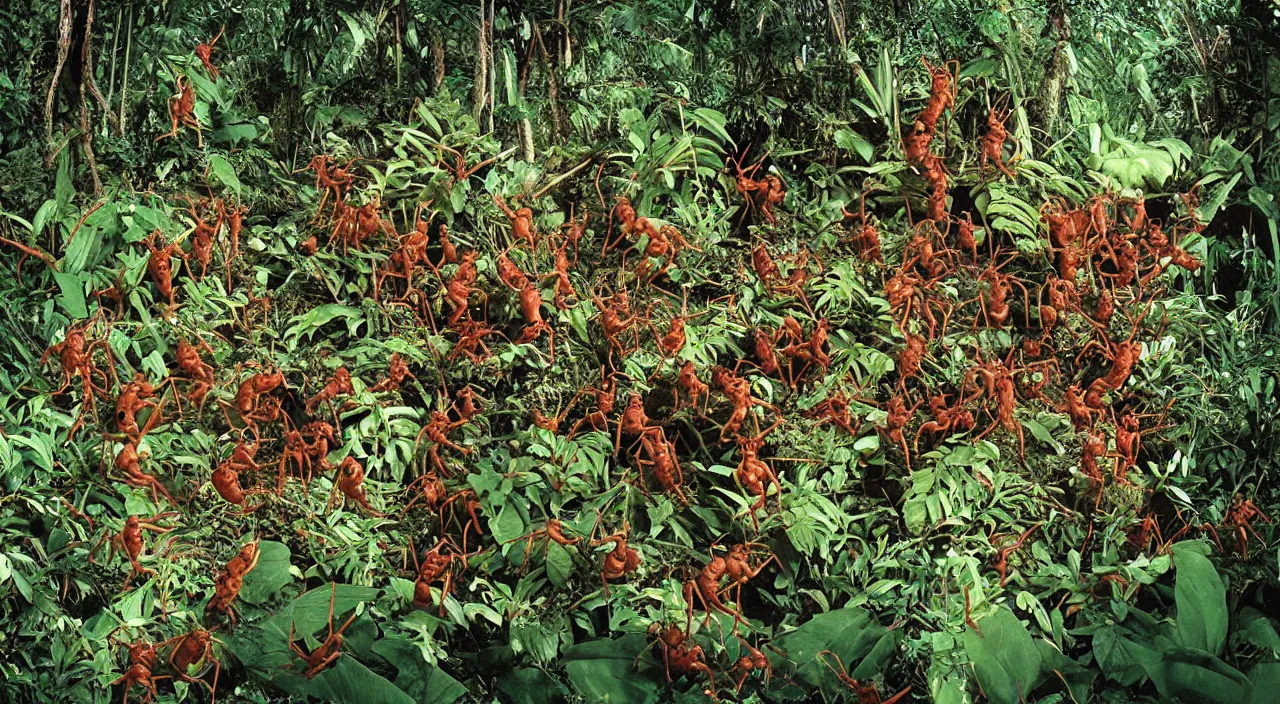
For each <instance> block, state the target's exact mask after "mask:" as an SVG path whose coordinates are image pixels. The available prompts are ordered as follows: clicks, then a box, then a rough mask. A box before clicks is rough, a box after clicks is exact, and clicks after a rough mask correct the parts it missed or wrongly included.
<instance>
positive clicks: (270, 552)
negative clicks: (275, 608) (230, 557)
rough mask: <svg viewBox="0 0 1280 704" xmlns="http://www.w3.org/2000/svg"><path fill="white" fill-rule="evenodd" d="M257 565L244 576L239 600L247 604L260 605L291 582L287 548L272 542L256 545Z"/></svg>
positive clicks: (291, 576)
mask: <svg viewBox="0 0 1280 704" xmlns="http://www.w3.org/2000/svg"><path fill="white" fill-rule="evenodd" d="M258 551H259V552H258V565H257V566H256V567H254V568H253V569H252V570H250V571H249V573H248V574H246V575H245V576H244V586H243V587H241V588H240V599H241V600H242V601H244V602H246V603H249V604H262V603H265V602H266V601H268V600H270V599H271V598H272V597H274V596H276V595H278V594H279V593H280V590H281V588H283V587H284V586H285V585H286V584H288V583H289V582H292V581H293V575H292V574H290V573H289V567H290V565H289V546H288V545H285V544H284V543H278V542H276V541H274V540H264V541H262V542H260V543H258Z"/></svg>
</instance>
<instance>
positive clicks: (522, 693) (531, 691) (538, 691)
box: [498, 667, 569, 704]
mask: <svg viewBox="0 0 1280 704" xmlns="http://www.w3.org/2000/svg"><path fill="white" fill-rule="evenodd" d="M498 691H499V692H502V693H503V694H505V695H507V696H508V697H510V698H511V701H513V702H515V704H553V703H554V702H563V701H566V700H567V698H568V695H569V691H568V690H567V689H565V687H564V685H562V684H560V683H559V682H557V681H556V679H555V678H554V677H552V676H551V675H548V674H547V673H545V672H543V671H542V670H539V669H537V668H533V667H525V668H521V669H519V670H512V671H510V672H508V673H507V674H505V675H503V676H502V678H501V679H499V680H498Z"/></svg>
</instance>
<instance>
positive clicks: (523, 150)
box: [516, 24, 538, 164]
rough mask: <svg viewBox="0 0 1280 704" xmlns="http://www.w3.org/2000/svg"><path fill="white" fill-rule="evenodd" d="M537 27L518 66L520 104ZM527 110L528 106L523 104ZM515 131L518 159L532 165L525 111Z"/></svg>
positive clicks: (531, 63) (530, 138)
mask: <svg viewBox="0 0 1280 704" xmlns="http://www.w3.org/2000/svg"><path fill="white" fill-rule="evenodd" d="M537 27H538V25H537V24H534V30H533V31H534V36H533V37H530V38H529V47H528V49H526V50H525V52H524V62H523V63H522V64H521V66H520V77H519V79H518V80H517V81H516V90H517V92H518V93H519V95H520V102H521V103H525V99H524V96H525V93H526V88H527V86H528V85H529V70H530V69H531V68H532V66H533V44H534V38H535V37H536V36H537V31H538V29H537ZM525 107H526V108H527V107H528V105H527V104H525ZM516 131H517V133H518V134H519V135H520V158H522V159H524V160H525V161H527V162H529V163H531V164H532V163H533V158H534V153H533V123H532V122H530V120H529V116H528V111H527V109H526V111H525V116H524V117H522V118H520V122H519V123H517V124H516Z"/></svg>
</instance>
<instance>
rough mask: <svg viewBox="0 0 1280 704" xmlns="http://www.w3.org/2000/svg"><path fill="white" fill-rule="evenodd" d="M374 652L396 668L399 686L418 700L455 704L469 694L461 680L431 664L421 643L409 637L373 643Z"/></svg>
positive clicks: (397, 684)
mask: <svg viewBox="0 0 1280 704" xmlns="http://www.w3.org/2000/svg"><path fill="white" fill-rule="evenodd" d="M373 652H374V653H377V654H378V655H380V656H381V657H383V658H385V659H386V661H387V662H389V663H391V664H392V665H394V666H395V667H396V672H397V673H398V674H397V676H396V681H395V685H396V686H397V687H399V688H400V689H402V690H404V692H405V693H406V694H408V695H409V696H411V697H413V699H414V700H415V701H420V702H435V703H436V704H452V702H455V701H457V700H458V699H460V698H461V697H462V696H463V695H465V694H466V693H467V688H466V687H465V686H463V684H462V683H461V682H459V681H458V680H456V679H454V678H453V676H452V675H450V674H449V673H447V672H445V671H444V670H442V669H440V668H439V667H437V666H435V665H432V664H430V663H428V662H427V661H426V658H424V657H423V656H422V651H421V650H420V649H419V648H418V646H417V645H414V644H413V643H410V642H409V641H407V640H403V639H400V638H386V639H383V640H380V641H378V642H376V643H374V644H373Z"/></svg>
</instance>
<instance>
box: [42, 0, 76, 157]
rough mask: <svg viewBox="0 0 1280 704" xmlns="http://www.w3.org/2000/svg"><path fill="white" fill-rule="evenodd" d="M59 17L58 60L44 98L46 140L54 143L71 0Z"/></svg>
mask: <svg viewBox="0 0 1280 704" xmlns="http://www.w3.org/2000/svg"><path fill="white" fill-rule="evenodd" d="M59 11H60V13H61V14H60V16H59V19H58V62H57V64H56V65H55V66H54V69H53V78H52V79H50V81H49V92H48V94H46V95H45V99H44V141H45V144H46V145H52V144H53V98H54V95H55V93H56V91H57V90H58V80H59V79H60V78H62V67H63V66H65V65H66V63H67V53H68V52H69V51H70V50H71V0H62V3H61V6H60V9H59ZM52 157H53V152H50V153H49V155H48V156H46V157H45V162H46V163H45V166H50V165H51V162H50V161H49V160H50V159H52Z"/></svg>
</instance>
